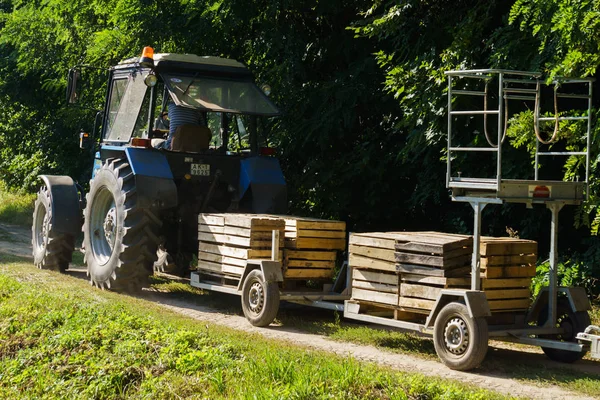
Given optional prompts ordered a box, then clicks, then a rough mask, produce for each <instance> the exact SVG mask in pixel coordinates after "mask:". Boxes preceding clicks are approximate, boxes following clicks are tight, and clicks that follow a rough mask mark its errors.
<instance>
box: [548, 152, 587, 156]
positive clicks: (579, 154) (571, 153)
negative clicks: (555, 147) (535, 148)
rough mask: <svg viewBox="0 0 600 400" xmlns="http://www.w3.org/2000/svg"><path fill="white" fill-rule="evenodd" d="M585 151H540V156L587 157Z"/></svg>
mask: <svg viewBox="0 0 600 400" xmlns="http://www.w3.org/2000/svg"><path fill="white" fill-rule="evenodd" d="M586 155H587V153H586V152H585V151H544V152H542V151H539V152H538V156H586Z"/></svg>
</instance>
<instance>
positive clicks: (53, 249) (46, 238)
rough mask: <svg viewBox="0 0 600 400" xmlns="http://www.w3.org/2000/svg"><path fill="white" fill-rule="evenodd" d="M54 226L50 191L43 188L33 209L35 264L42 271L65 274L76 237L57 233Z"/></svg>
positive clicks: (32, 238)
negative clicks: (48, 270)
mask: <svg viewBox="0 0 600 400" xmlns="http://www.w3.org/2000/svg"><path fill="white" fill-rule="evenodd" d="M53 225H54V215H53V213H52V198H51V197H50V190H49V189H48V188H47V187H46V186H43V187H42V188H41V189H40V191H39V192H38V195H37V199H36V200H35V205H34V209H33V225H32V228H31V245H32V248H33V263H34V264H35V265H36V266H37V267H38V268H41V269H50V270H55V271H60V272H64V271H65V270H66V269H67V268H68V267H69V263H70V262H71V257H72V255H73V250H74V249H75V237H74V236H73V235H68V234H64V233H58V232H56V231H55V230H54V228H53Z"/></svg>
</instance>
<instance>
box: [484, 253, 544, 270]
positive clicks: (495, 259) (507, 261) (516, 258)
mask: <svg viewBox="0 0 600 400" xmlns="http://www.w3.org/2000/svg"><path fill="white" fill-rule="evenodd" d="M536 262H537V255H535V254H526V255H501V256H489V257H481V266H482V267H487V266H493V265H533V264H535V263H536Z"/></svg>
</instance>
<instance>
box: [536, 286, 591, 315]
mask: <svg viewBox="0 0 600 400" xmlns="http://www.w3.org/2000/svg"><path fill="white" fill-rule="evenodd" d="M558 293H563V294H564V295H565V296H566V297H567V298H568V299H569V305H570V306H571V309H572V310H573V311H574V312H579V311H589V310H591V309H592V306H591V304H590V301H589V299H588V297H587V294H586V293H585V289H584V288H582V287H559V288H558ZM548 296H549V291H548V288H547V287H545V288H543V289H541V290H540V292H539V293H538V295H537V297H536V299H535V301H534V303H533V306H531V308H530V310H529V313H527V318H526V321H527V322H537V320H538V317H539V315H540V313H541V312H544V311H546V310H547V309H548Z"/></svg>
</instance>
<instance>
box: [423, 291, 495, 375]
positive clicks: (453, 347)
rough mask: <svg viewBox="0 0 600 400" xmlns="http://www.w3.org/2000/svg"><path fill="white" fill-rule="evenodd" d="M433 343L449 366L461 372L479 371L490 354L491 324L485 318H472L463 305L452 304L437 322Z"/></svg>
mask: <svg viewBox="0 0 600 400" xmlns="http://www.w3.org/2000/svg"><path fill="white" fill-rule="evenodd" d="M433 344H434V346H435V351H436V353H437V355H438V357H440V360H442V363H444V365H446V366H447V367H449V368H451V369H455V370H458V371H468V370H470V369H473V368H476V367H478V366H479V364H481V362H482V361H483V359H484V358H485V355H486V353H487V348H488V326H487V321H486V320H485V318H483V317H478V318H471V317H470V316H469V311H468V309H467V306H465V305H464V304H462V303H456V302H453V303H449V304H447V305H446V306H444V308H442V309H441V311H440V313H439V314H438V316H437V318H436V320H435V324H434V327H433Z"/></svg>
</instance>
